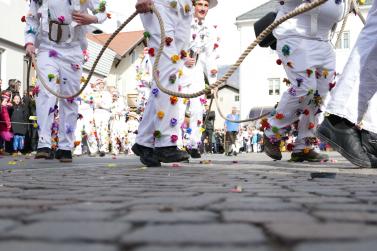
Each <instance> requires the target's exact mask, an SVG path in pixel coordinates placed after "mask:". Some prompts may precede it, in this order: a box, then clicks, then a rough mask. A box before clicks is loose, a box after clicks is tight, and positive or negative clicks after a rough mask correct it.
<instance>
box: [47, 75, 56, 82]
mask: <svg viewBox="0 0 377 251" xmlns="http://www.w3.org/2000/svg"><path fill="white" fill-rule="evenodd" d="M47 78H48V81H50V82H51V80H53V79H54V78H55V75H54V74H52V73H50V74H48V75H47Z"/></svg>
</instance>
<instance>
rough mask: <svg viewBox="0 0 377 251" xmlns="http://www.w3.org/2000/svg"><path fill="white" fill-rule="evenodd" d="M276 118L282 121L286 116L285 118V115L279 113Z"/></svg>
mask: <svg viewBox="0 0 377 251" xmlns="http://www.w3.org/2000/svg"><path fill="white" fill-rule="evenodd" d="M275 118H276V119H277V120H282V119H284V118H285V116H284V114H283V113H277V114H276V115H275Z"/></svg>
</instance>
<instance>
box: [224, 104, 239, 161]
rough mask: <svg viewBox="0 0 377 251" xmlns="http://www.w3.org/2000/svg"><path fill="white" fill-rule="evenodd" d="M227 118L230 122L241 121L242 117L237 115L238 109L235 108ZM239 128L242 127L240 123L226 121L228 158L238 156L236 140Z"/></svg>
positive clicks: (226, 152) (226, 151) (226, 150)
mask: <svg viewBox="0 0 377 251" xmlns="http://www.w3.org/2000/svg"><path fill="white" fill-rule="evenodd" d="M226 118H227V119H229V120H239V119H240V115H239V114H238V113H237V108H236V107H233V108H232V113H231V114H228V115H227V116H226ZM239 128H240V125H239V124H238V123H234V122H231V121H228V120H226V121H225V131H226V133H225V154H226V155H228V156H230V155H232V154H233V155H237V149H236V138H237V133H238V130H239Z"/></svg>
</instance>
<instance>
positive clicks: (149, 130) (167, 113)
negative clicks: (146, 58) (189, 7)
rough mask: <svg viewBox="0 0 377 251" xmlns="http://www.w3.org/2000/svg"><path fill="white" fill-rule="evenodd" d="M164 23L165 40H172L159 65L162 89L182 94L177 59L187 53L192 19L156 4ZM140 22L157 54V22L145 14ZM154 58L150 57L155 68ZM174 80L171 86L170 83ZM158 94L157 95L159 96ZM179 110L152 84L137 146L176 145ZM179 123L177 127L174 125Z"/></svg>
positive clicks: (181, 11) (158, 30) (150, 46)
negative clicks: (182, 51)
mask: <svg viewBox="0 0 377 251" xmlns="http://www.w3.org/2000/svg"><path fill="white" fill-rule="evenodd" d="M155 6H156V8H157V9H158V10H159V12H160V14H161V16H162V19H163V21H164V23H165V30H166V36H167V37H170V38H172V39H173V40H172V42H171V43H170V45H169V46H166V47H165V50H164V52H163V54H162V56H161V60H160V64H159V77H160V82H161V84H162V85H163V86H165V87H167V88H169V89H171V90H174V91H178V90H179V88H178V87H179V82H180V80H179V74H178V71H179V69H181V68H182V66H183V60H178V61H176V62H175V63H174V62H173V60H172V57H174V56H180V55H181V50H183V49H186V47H187V43H188V41H189V35H190V24H191V18H192V17H191V15H185V14H184V12H183V10H182V9H175V8H171V7H169V6H165V5H161V4H159V3H155ZM141 20H142V22H143V25H144V28H145V30H146V31H148V32H149V33H150V34H151V37H150V40H149V43H148V47H149V48H153V49H154V50H155V52H156V53H157V49H158V46H159V43H160V27H159V25H158V21H157V18H156V16H155V15H154V14H152V13H147V14H142V15H141ZM154 60H155V57H154V56H151V61H152V64H153V63H154ZM173 78H175V79H176V81H174V83H172V82H171V81H170V80H171V79H173ZM157 92H158V93H157ZM178 119H179V107H178V103H176V104H171V101H170V96H169V95H167V94H165V93H163V92H161V91H160V90H158V89H157V87H156V83H155V82H154V81H153V83H152V90H151V94H150V97H149V100H148V104H147V105H146V108H145V112H144V115H143V119H142V121H141V123H140V126H139V130H138V132H139V133H138V135H137V138H136V142H137V143H138V144H140V145H143V146H146V147H167V146H175V145H177V142H176V141H177V138H178V135H179V126H178ZM174 121H177V122H175V123H172V122H174Z"/></svg>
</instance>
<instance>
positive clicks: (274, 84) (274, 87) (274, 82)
mask: <svg viewBox="0 0 377 251" xmlns="http://www.w3.org/2000/svg"><path fill="white" fill-rule="evenodd" d="M268 95H270V96H272V95H280V78H269V79H268Z"/></svg>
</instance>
